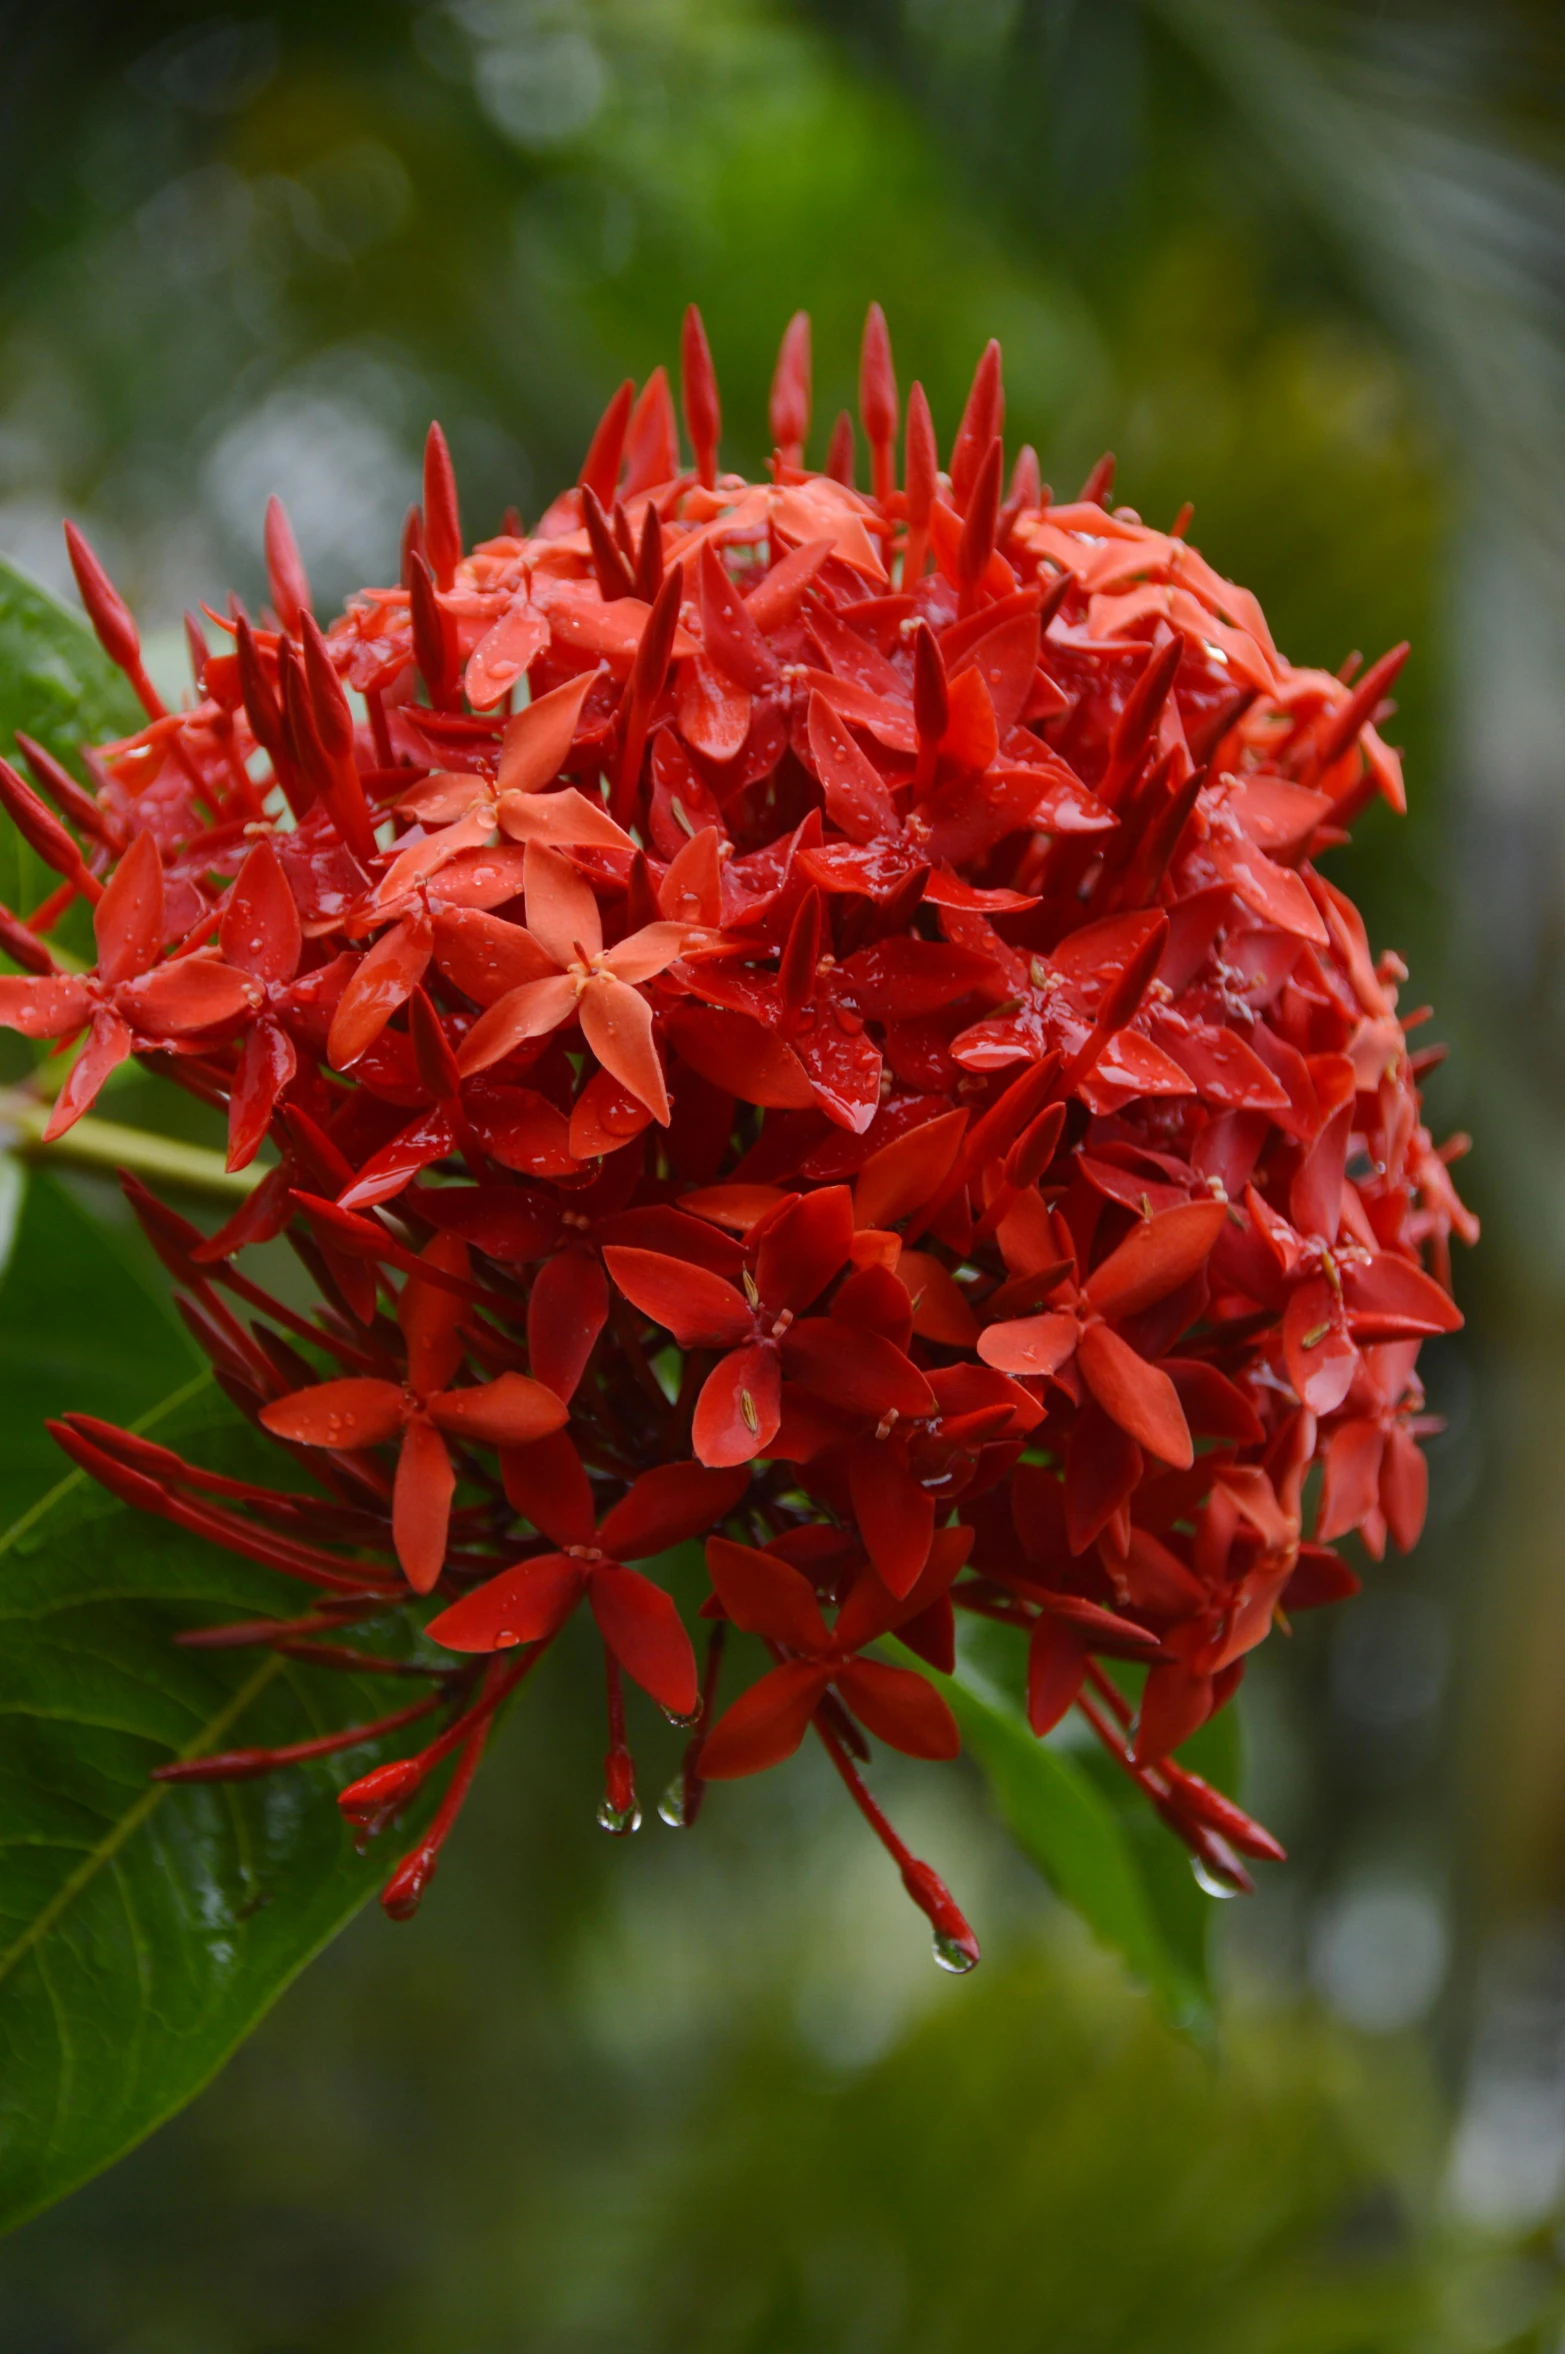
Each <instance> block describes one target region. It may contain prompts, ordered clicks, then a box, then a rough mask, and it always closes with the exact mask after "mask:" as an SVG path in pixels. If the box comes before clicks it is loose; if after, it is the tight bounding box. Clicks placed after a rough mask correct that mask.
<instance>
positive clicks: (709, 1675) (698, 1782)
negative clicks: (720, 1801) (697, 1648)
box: [680, 1618, 728, 1830]
mask: <svg viewBox="0 0 1565 2354" xmlns="http://www.w3.org/2000/svg"><path fill="white" fill-rule="evenodd" d="M727 1643H728V1621H727V1619H726V1618H719V1619H715V1620H714V1621H713V1624H712V1632H711V1634H710V1635H709V1636H708V1637H707V1645H706V1666H705V1668H704V1669H703V1671H702V1676H701V1709H700V1714H699V1715H698V1716H697V1718H696V1724H695V1730H694V1732H693V1733H692V1734H691V1736H690V1741H689V1745H688V1746H687V1748H686V1750H685V1757H684V1763H683V1765H682V1766H681V1768H680V1789H681V1794H682V1798H683V1811H684V1817H685V1828H686V1830H688V1829H689V1828H690V1826H691V1824H692V1823H693V1822H694V1821H695V1819H696V1817H697V1815H698V1814H699V1813H700V1812H701V1802H702V1800H703V1799H704V1798H705V1796H706V1784H705V1783H704V1782H703V1781H702V1779H701V1752H702V1750H703V1749H704V1748H705V1747H706V1737H707V1734H708V1732H709V1731H710V1730H711V1724H712V1711H713V1708H714V1707H715V1706H716V1703H717V1683H718V1678H719V1676H720V1675H721V1674H722V1670H723V1653H724V1650H725V1649H726V1648H727Z"/></svg>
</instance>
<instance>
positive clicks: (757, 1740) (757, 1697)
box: [701, 1659, 831, 1782]
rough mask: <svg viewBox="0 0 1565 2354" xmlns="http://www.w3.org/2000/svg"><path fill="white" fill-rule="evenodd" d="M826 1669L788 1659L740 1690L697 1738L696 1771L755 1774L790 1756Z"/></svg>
mask: <svg viewBox="0 0 1565 2354" xmlns="http://www.w3.org/2000/svg"><path fill="white" fill-rule="evenodd" d="M830 1680H831V1670H830V1669H829V1668H824V1667H815V1666H813V1665H812V1664H811V1662H810V1661H809V1660H807V1659H790V1660H788V1661H786V1662H785V1664H784V1665H783V1666H781V1667H774V1668H773V1669H772V1670H771V1672H770V1674H768V1675H764V1676H762V1678H761V1680H760V1682H759V1683H757V1684H752V1685H751V1686H750V1689H749V1691H748V1692H742V1693H741V1694H740V1696H739V1698H738V1699H737V1700H736V1701H735V1702H734V1704H733V1706H732V1708H730V1709H729V1710H728V1711H727V1713H726V1714H725V1715H724V1716H722V1717H720V1718H719V1719H718V1721H717V1723H716V1724H715V1725H714V1726H713V1728H712V1730H711V1732H710V1733H709V1734H708V1735H707V1737H706V1739H705V1741H704V1742H703V1743H702V1744H701V1775H702V1779H703V1780H704V1781H708V1782H733V1781H737V1780H738V1779H739V1777H740V1775H741V1774H761V1773H764V1772H765V1771H766V1769H767V1767H768V1766H774V1765H781V1763H782V1761H783V1759H784V1758H785V1757H792V1755H793V1753H794V1751H795V1750H796V1749H797V1748H798V1746H799V1743H800V1742H801V1741H802V1740H803V1739H804V1736H805V1734H806V1733H807V1732H808V1731H809V1726H810V1719H811V1717H812V1716H813V1715H814V1714H815V1711H816V1709H817V1708H818V1707H819V1706H820V1703H821V1700H822V1698H823V1696H824V1694H825V1691H826V1687H827V1685H828V1683H829V1682H830Z"/></svg>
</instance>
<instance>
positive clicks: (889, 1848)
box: [810, 1716, 918, 1873]
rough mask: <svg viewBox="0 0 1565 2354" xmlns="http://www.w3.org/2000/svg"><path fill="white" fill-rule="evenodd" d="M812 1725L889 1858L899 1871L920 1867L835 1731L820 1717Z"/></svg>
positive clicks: (813, 1718) (854, 1801)
mask: <svg viewBox="0 0 1565 2354" xmlns="http://www.w3.org/2000/svg"><path fill="white" fill-rule="evenodd" d="M810 1722H811V1724H812V1725H813V1727H814V1729H815V1732H816V1734H817V1735H818V1736H819V1739H820V1741H821V1744H822V1746H823V1747H824V1749H825V1751H826V1755H827V1756H828V1757H829V1758H830V1759H831V1762H832V1764H833V1765H834V1766H835V1767H836V1769H837V1771H838V1773H839V1774H840V1775H841V1776H842V1779H843V1781H844V1782H845V1783H846V1785H847V1791H848V1796H849V1797H850V1798H851V1799H852V1801H853V1803H854V1805H855V1806H856V1807H857V1808H858V1810H859V1813H860V1814H861V1815H862V1816H863V1817H864V1820H865V1822H866V1823H868V1825H869V1827H870V1829H871V1830H872V1831H873V1832H874V1834H875V1836H876V1838H877V1839H878V1840H879V1841H880V1844H881V1846H882V1847H883V1848H884V1849H885V1851H886V1853H887V1855H889V1856H890V1858H891V1860H892V1862H893V1863H894V1864H895V1865H896V1867H897V1869H898V1871H899V1872H903V1873H906V1872H907V1871H908V1870H909V1869H911V1868H912V1867H914V1866H916V1865H917V1863H918V1858H917V1856H916V1855H915V1854H914V1853H913V1850H912V1849H911V1848H910V1847H909V1846H908V1844H907V1842H906V1841H905V1840H904V1839H901V1838H899V1837H898V1835H897V1833H896V1831H895V1830H894V1829H893V1828H892V1825H891V1823H890V1822H889V1821H888V1820H887V1818H886V1816H885V1815H884V1814H883V1813H882V1812H881V1809H880V1808H879V1806H877V1804H876V1803H875V1800H874V1797H873V1796H872V1794H871V1792H870V1790H869V1788H868V1786H867V1784H866V1783H865V1781H864V1778H863V1776H862V1775H861V1774H860V1772H859V1770H858V1767H857V1766H856V1765H855V1764H854V1762H853V1760H852V1758H851V1757H849V1755H848V1753H847V1750H846V1749H845V1748H844V1747H843V1744H842V1741H841V1739H840V1737H839V1736H838V1735H837V1734H836V1733H835V1732H833V1730H832V1728H831V1727H830V1725H827V1724H823V1723H822V1722H821V1719H820V1718H819V1716H814V1717H812V1718H811V1719H810Z"/></svg>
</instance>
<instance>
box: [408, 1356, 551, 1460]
mask: <svg viewBox="0 0 1565 2354" xmlns="http://www.w3.org/2000/svg"><path fill="white" fill-rule="evenodd" d="M429 1412H430V1418H431V1420H432V1421H434V1422H436V1423H438V1425H439V1427H440V1428H441V1429H442V1430H448V1431H450V1433H451V1435H452V1436H453V1438H464V1439H482V1440H483V1442H484V1444H485V1445H486V1446H490V1447H530V1446H531V1445H532V1444H533V1443H534V1441H535V1440H537V1439H544V1438H547V1437H548V1436H549V1433H550V1432H551V1431H555V1430H559V1429H561V1428H562V1427H563V1425H564V1424H565V1422H566V1420H567V1419H568V1413H569V1410H568V1408H567V1407H566V1405H565V1403H564V1400H563V1399H561V1398H557V1397H556V1396H555V1394H554V1392H553V1390H551V1389H546V1388H545V1387H544V1385H543V1383H542V1382H541V1381H534V1380H532V1379H531V1377H530V1376H529V1375H528V1374H525V1373H501V1374H499V1375H497V1376H496V1378H495V1379H494V1380H493V1381H486V1382H483V1383H481V1384H480V1385H479V1387H478V1388H476V1389H470V1390H445V1391H443V1392H442V1393H441V1395H440V1396H439V1397H437V1398H431V1399H430V1402H429Z"/></svg>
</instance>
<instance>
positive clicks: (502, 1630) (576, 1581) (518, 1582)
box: [424, 1553, 586, 1651]
mask: <svg viewBox="0 0 1565 2354" xmlns="http://www.w3.org/2000/svg"><path fill="white" fill-rule="evenodd" d="M585 1584H586V1575H585V1572H584V1571H583V1568H582V1565H581V1563H580V1562H579V1561H573V1560H572V1559H571V1558H570V1556H569V1555H568V1554H565V1553H542V1554H540V1555H539V1556H538V1557H537V1559H536V1560H533V1561H519V1562H518V1563H517V1564H516V1566H515V1568H514V1569H503V1570H502V1571H501V1572H500V1575H499V1576H498V1577H496V1578H491V1579H490V1580H489V1583H488V1585H487V1586H480V1587H479V1589H478V1591H477V1593H476V1594H464V1595H463V1597H462V1599H461V1601H460V1602H453V1603H452V1604H451V1607H450V1608H449V1610H442V1611H441V1612H440V1613H439V1615H438V1616H437V1617H435V1618H432V1619H431V1620H430V1622H429V1625H428V1626H427V1627H426V1628H425V1630H424V1631H425V1633H426V1634H427V1635H428V1636H429V1637H430V1639H431V1641H432V1642H436V1643H443V1644H444V1645H445V1647H446V1649H447V1650H448V1651H506V1650H509V1649H511V1648H512V1647H513V1646H514V1645H515V1644H517V1643H542V1642H545V1641H547V1639H548V1637H549V1636H550V1635H552V1634H554V1633H555V1631H556V1630H557V1629H558V1628H559V1627H562V1626H563V1625H564V1623H565V1621H566V1620H567V1619H568V1618H569V1617H570V1614H571V1612H572V1611H573V1610H574V1609H575V1607H576V1605H577V1603H578V1602H579V1601H580V1600H581V1593H582V1588H583V1586H584V1585H585Z"/></svg>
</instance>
